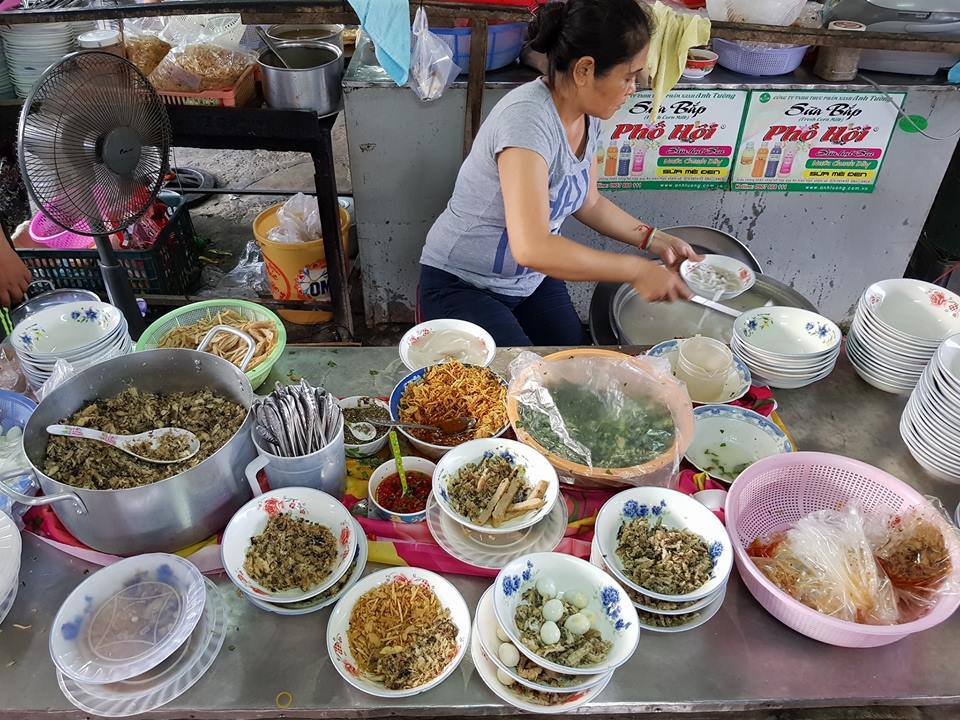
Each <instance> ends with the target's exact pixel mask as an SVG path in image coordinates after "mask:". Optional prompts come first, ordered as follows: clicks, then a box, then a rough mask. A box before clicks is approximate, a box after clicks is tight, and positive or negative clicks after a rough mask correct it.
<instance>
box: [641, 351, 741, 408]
mask: <svg viewBox="0 0 960 720" xmlns="http://www.w3.org/2000/svg"><path fill="white" fill-rule="evenodd" d="M677 342H678V341H677V340H666V341H664V342H662V343H660V344H659V345H655V346H654V347H652V348H650V350H648V351H647V355H649V356H650V357H662V358H665V359H666V360H667V362H669V363H670V371H671V372H674V373H675V371H676V367H677V359H678V358H679V351H678V349H677ZM752 383H753V378H752V377H751V376H750V368H748V367H747V366H746V364H745V363H744V362H743V360H741V359H740V358H738V357H737V356H736V355H734V356H733V365H732V366H731V367H730V371H729V372H728V373H727V378H726V380H724V383H723V389H722V390H721V391H720V396H719V397H716V398H695V397H691V398H690V400H692V401H693V402H695V403H700V404H708V403H731V402H733V401H734V400H739V399H740V398H742V397H743V396H744V395H746V394H747V392H748V391H749V390H750V385H751V384H752Z"/></svg>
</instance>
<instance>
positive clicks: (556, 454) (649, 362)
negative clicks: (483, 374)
mask: <svg viewBox="0 0 960 720" xmlns="http://www.w3.org/2000/svg"><path fill="white" fill-rule="evenodd" d="M510 373H511V377H512V380H511V383H510V389H509V392H508V400H507V406H508V412H509V413H510V417H511V420H512V421H513V422H514V425H515V427H516V430H517V434H518V436H519V437H520V438H521V440H523V441H524V442H527V443H529V444H532V445H534V446H539V447H540V448H542V449H543V450H545V451H546V452H547V455H548V457H549V459H550V462H551V463H552V464H553V465H554V467H556V468H557V469H558V471H560V472H561V473H562V474H565V475H567V476H568V477H569V476H572V477H573V478H574V479H576V480H578V481H579V482H580V483H581V484H591V483H599V484H602V485H607V484H621V485H622V484H629V485H664V486H665V485H667V484H669V482H670V481H671V479H672V477H673V475H674V473H675V472H676V468H677V467H678V465H679V461H680V458H682V457H683V453H684V452H685V451H686V448H687V447H688V446H689V444H690V441H691V440H692V438H693V415H692V410H691V406H690V400H689V397H688V396H687V394H686V390H685V388H684V386H683V385H682V384H681V383H679V382H678V381H677V380H676V379H674V377H673V376H672V374H671V373H670V368H669V366H668V365H667V363H666V361H664V360H662V359H659V358H647V357H630V356H628V355H620V354H619V353H617V354H610V353H603V352H602V351H596V352H594V353H586V354H582V353H577V354H571V355H570V356H569V357H564V356H562V355H558V356H556V357H554V358H551V359H549V360H548V359H543V358H540V357H539V356H537V355H534V354H533V353H522V354H521V355H520V356H519V357H518V358H517V359H516V360H514V362H513V363H512V364H511V366H510Z"/></svg>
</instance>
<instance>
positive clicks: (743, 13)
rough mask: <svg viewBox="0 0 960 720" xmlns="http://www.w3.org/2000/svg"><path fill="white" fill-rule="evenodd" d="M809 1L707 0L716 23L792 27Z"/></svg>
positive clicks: (708, 13) (708, 10) (710, 13)
mask: <svg viewBox="0 0 960 720" xmlns="http://www.w3.org/2000/svg"><path fill="white" fill-rule="evenodd" d="M806 4H807V0H707V15H709V16H710V19H711V20H713V21H714V22H739V23H757V24H760V25H781V26H783V25H792V24H793V23H794V22H796V20H797V18H798V17H800V13H801V12H802V11H803V9H804V6H805V5H806Z"/></svg>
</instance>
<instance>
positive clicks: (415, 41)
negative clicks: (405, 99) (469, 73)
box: [407, 7, 461, 102]
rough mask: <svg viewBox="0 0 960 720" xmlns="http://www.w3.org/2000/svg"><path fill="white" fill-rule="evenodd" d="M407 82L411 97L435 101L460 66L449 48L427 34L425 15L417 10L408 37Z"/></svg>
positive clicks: (428, 32)
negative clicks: (408, 65)
mask: <svg viewBox="0 0 960 720" xmlns="http://www.w3.org/2000/svg"><path fill="white" fill-rule="evenodd" d="M410 45H411V48H410V80H409V82H408V83H407V84H408V85H409V86H410V88H411V89H412V90H413V92H414V94H416V96H417V97H418V98H420V99H421V100H423V101H424V102H427V101H430V100H436V99H437V98H439V97H440V96H441V95H443V91H444V90H446V89H447V88H448V87H450V86H451V85H452V84H453V81H454V80H455V79H456V77H457V75H459V74H460V73H461V69H460V67H459V66H458V65H457V64H456V63H455V62H454V61H453V55H452V54H451V52H450V46H449V45H447V44H446V43H445V42H444V41H443V40H441V39H440V38H438V37H437V36H436V35H434V34H433V33H432V32H430V26H429V25H428V23H427V13H426V11H425V10H424V9H423V8H422V7H420V8H417V15H416V17H415V18H414V20H413V27H412V29H411V38H410Z"/></svg>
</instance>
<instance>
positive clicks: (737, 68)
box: [713, 38, 810, 75]
mask: <svg viewBox="0 0 960 720" xmlns="http://www.w3.org/2000/svg"><path fill="white" fill-rule="evenodd" d="M808 47H810V46H809V45H790V46H788V47H782V48H778V47H748V46H744V45H741V44H740V43H737V42H731V41H730V40H723V39H722V38H714V39H713V50H714V52H715V53H717V64H719V65H720V66H721V67H725V68H727V70H733V71H734V72H738V73H743V74H744V75H786V74H787V73H792V72H793V71H794V70H796V69H797V68H798V67H800V63H802V62H803V57H804V55H806V54H807V48H808Z"/></svg>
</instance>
